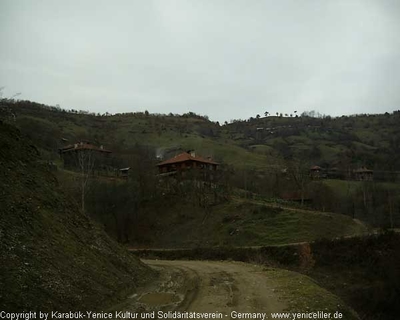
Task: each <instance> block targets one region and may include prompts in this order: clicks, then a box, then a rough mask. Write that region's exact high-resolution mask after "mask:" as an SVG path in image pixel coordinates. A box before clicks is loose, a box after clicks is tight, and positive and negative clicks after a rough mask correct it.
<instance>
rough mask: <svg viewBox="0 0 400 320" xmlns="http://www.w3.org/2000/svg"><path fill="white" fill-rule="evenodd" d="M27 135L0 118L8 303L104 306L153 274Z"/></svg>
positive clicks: (2, 301) (0, 300) (1, 272)
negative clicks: (88, 210) (72, 195)
mask: <svg viewBox="0 0 400 320" xmlns="http://www.w3.org/2000/svg"><path fill="white" fill-rule="evenodd" d="M27 141H28V140H27V139H26V138H25V137H23V136H21V134H20V133H19V131H18V130H17V129H15V128H13V127H11V126H9V125H6V124H4V123H2V122H0V197H1V201H0V202H1V205H0V257H1V263H0V305H1V307H2V310H7V311H19V312H20V311H22V310H42V311H46V310H58V311H69V310H83V309H90V310H104V308H106V307H108V306H110V305H111V304H113V303H115V302H117V301H119V300H121V299H123V298H125V297H126V295H128V294H131V293H132V292H134V291H135V287H136V286H137V285H138V284H140V283H144V282H145V281H147V280H148V279H150V278H151V277H152V276H153V273H152V272H151V271H150V270H149V269H148V267H146V266H145V265H144V264H142V263H141V262H140V261H139V260H138V259H136V258H134V257H132V256H131V255H129V254H127V253H126V251H125V250H124V249H123V248H121V247H120V246H119V245H117V244H116V243H115V242H114V241H112V240H111V239H110V238H109V237H108V236H107V235H106V234H105V233H104V232H103V231H102V230H100V229H99V228H98V227H97V226H96V225H94V224H93V223H92V222H91V221H90V220H89V219H88V218H87V217H86V216H83V215H82V214H81V213H80V212H79V209H78V206H77V204H76V203H75V201H73V200H71V199H67V198H66V197H65V196H64V195H63V193H62V192H61V190H60V188H59V186H58V183H57V180H56V179H55V177H54V175H53V174H52V173H51V172H50V170H49V168H48V167H47V164H46V163H45V162H44V161H42V160H41V158H40V157H39V153H38V150H37V149H36V147H34V146H33V145H32V144H30V143H29V142H27Z"/></svg>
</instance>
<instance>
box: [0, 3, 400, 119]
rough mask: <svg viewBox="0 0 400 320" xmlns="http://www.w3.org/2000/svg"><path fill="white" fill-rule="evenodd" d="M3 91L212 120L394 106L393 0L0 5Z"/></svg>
mask: <svg viewBox="0 0 400 320" xmlns="http://www.w3.org/2000/svg"><path fill="white" fill-rule="evenodd" d="M0 41H1V42H0V87H3V86H4V87H5V89H4V90H3V96H6V97H10V96H12V95H13V94H15V93H17V92H21V93H22V94H21V96H20V97H19V98H21V99H28V100H33V101H37V102H41V103H45V104H49V105H56V104H59V105H60V106H61V107H62V108H66V109H70V108H74V109H82V110H89V111H94V112H105V111H108V112H111V113H116V112H132V111H144V110H146V109H147V110H148V111H149V112H159V113H169V112H173V113H183V112H188V111H194V112H196V113H199V114H202V115H205V114H206V115H208V116H209V117H210V119H211V120H214V121H216V120H219V121H224V120H228V121H229V120H230V119H237V118H249V117H251V116H253V117H255V115H256V114H260V115H263V113H264V112H265V111H269V112H270V113H275V112H277V111H278V112H283V113H292V112H293V111H294V110H297V111H298V112H299V113H301V112H302V111H304V110H317V111H319V112H320V113H324V114H330V115H342V114H354V113H380V112H385V111H389V112H390V111H393V110H397V109H400V1H399V0H391V1H389V0H387V1H386V0H376V1H370V0H360V1H357V0H343V1H340V0H331V1H327V0H314V1H311V0H302V1H299V0H293V1H285V0H283V1H281V0H276V1H267V0H265V1H258V0H251V1H250V0H246V1H245V0H243V1H235V0H226V1H223V0H218V1H215V0H210V1H207V0H201V1H200V0H197V1H191V0H181V1H174V0H160V1H150V0H142V1H135V0H129V1H120V0H119V1H111V0H110V1H99V0H95V1H81V0H79V1H77V0H72V1H71V0H69V1H54V0H48V1H40V0H35V1H34V0H0Z"/></svg>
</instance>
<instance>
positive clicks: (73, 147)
mask: <svg viewBox="0 0 400 320" xmlns="http://www.w3.org/2000/svg"><path fill="white" fill-rule="evenodd" d="M73 150H94V151H99V152H105V153H111V151H110V150H107V149H104V148H101V147H97V146H95V145H93V144H90V143H87V142H81V143H75V144H70V145H68V146H66V147H64V148H60V152H62V153H64V152H69V151H73Z"/></svg>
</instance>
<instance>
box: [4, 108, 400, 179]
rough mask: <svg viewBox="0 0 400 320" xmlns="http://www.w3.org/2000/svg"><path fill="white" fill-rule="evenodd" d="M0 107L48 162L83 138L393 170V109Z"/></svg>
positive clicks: (248, 164)
mask: <svg viewBox="0 0 400 320" xmlns="http://www.w3.org/2000/svg"><path fill="white" fill-rule="evenodd" d="M1 108H2V110H1V112H2V117H3V118H4V117H5V118H6V119H7V121H11V122H14V123H15V124H16V125H17V126H18V127H19V128H20V129H21V130H22V131H23V132H24V133H26V134H27V135H29V136H30V137H31V139H32V140H33V141H34V142H35V143H36V144H37V145H38V146H39V147H40V149H42V151H43V154H44V156H45V157H47V158H48V159H49V160H50V159H57V154H56V151H57V149H58V148H59V147H62V146H63V145H65V144H68V143H74V142H76V141H81V140H88V141H91V142H93V143H95V144H102V145H105V146H107V148H109V149H110V150H112V151H114V152H117V153H118V152H119V153H129V152H130V150H131V149H132V148H133V147H134V146H135V145H136V144H141V145H148V146H150V147H152V148H154V150H158V151H159V152H160V150H161V153H163V152H165V150H171V149H172V150H173V149H181V150H187V149H195V150H196V151H198V152H199V153H201V154H203V155H204V156H212V157H213V158H214V159H215V160H217V161H219V162H222V163H226V164H230V165H232V166H233V167H236V168H252V169H258V170H263V169H265V168H266V167H268V166H272V165H279V164H281V163H282V161H283V160H287V159H295V160H300V159H301V160H303V161H305V162H307V163H308V164H310V165H319V166H321V167H325V168H333V167H335V168H338V169H340V170H343V171H345V170H350V169H355V168H358V167H361V166H366V167H368V168H370V169H375V170H382V171H396V170H400V161H399V160H400V112H399V111H396V112H393V113H391V114H389V113H385V114H375V115H356V116H342V117H337V118H331V117H329V116H328V117H314V116H312V115H313V113H308V114H307V113H303V114H302V115H299V116H294V117H293V115H291V116H283V115H282V116H268V117H259V116H257V117H255V118H250V119H248V120H232V121H230V123H228V122H225V123H224V124H222V123H221V124H220V123H218V122H212V121H210V120H209V119H208V117H206V116H199V115H197V114H195V113H192V112H189V113H187V114H183V115H174V114H169V115H163V114H151V113H150V114H149V113H148V112H147V111H146V112H144V113H143V112H132V113H124V114H116V115H109V114H103V115H100V114H89V113H87V112H83V111H76V110H68V111H66V110H62V109H60V108H57V107H49V106H45V105H41V104H38V103H33V102H29V101H18V102H15V101H3V102H2V107H1Z"/></svg>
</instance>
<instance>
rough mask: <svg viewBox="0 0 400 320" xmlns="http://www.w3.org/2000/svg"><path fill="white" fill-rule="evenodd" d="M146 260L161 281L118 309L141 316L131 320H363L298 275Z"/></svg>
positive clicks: (255, 267) (236, 264)
mask: <svg viewBox="0 0 400 320" xmlns="http://www.w3.org/2000/svg"><path fill="white" fill-rule="evenodd" d="M143 262H145V263H146V264H148V265H149V266H150V267H152V268H154V269H155V270H157V271H158V273H159V278H158V280H157V281H154V282H153V283H151V284H150V285H149V286H147V287H144V288H138V290H137V292H136V293H135V294H134V295H132V296H131V297H130V299H128V301H127V302H125V303H124V304H123V305H119V306H117V307H116V308H115V309H114V310H120V311H122V312H126V311H128V312H134V313H136V315H134V314H133V315H131V316H129V317H126V318H130V319H132V318H146V314H147V315H148V314H153V315H155V317H153V316H150V317H147V318H157V315H158V314H159V313H160V312H161V314H165V315H166V314H167V313H168V312H175V311H176V312H178V313H179V312H180V313H181V314H182V313H184V312H197V313H200V314H205V313H218V314H219V315H220V317H221V318H223V319H244V318H247V319H248V318H249V315H250V314H251V315H252V316H251V317H250V318H252V319H271V313H277V312H282V311H288V310H291V311H299V312H303V311H305V312H309V311H314V310H315V311H318V310H324V311H326V312H332V314H333V312H335V311H338V310H339V311H341V312H343V314H344V315H346V317H344V318H345V319H358V317H357V316H356V315H355V314H354V312H353V311H352V310H350V309H348V308H347V307H346V306H345V305H344V304H343V302H342V301H341V300H340V299H339V298H337V297H336V296H334V295H332V294H331V293H329V292H328V291H326V290H324V289H322V288H321V287H319V286H318V285H317V284H315V282H313V281H312V280H311V279H310V278H308V277H306V276H304V275H301V274H298V273H295V272H290V271H286V270H281V269H273V268H265V267H262V266H259V265H252V264H248V263H243V262H228V261H221V262H217V261H182V260H176V261H167V260H143ZM141 315H142V317H141ZM126 318H125V319H126ZM159 318H160V317H159ZM161 318H165V319H166V318H174V317H173V316H172V314H169V315H167V316H161ZM186 318H187V317H186ZM197 318H199V317H197ZM200 318H201V317H200Z"/></svg>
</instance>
